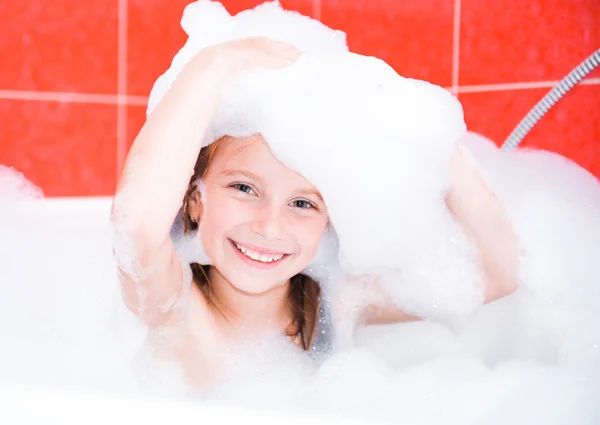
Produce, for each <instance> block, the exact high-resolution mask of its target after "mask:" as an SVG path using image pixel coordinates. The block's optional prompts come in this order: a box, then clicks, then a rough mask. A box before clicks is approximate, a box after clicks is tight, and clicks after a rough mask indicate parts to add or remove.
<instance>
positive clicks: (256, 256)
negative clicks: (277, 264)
mask: <svg viewBox="0 0 600 425" xmlns="http://www.w3.org/2000/svg"><path fill="white" fill-rule="evenodd" d="M234 244H235V246H236V247H237V248H238V249H239V250H240V251H242V253H244V254H245V255H246V256H247V257H250V258H252V259H253V260H254V261H260V262H261V263H271V262H273V261H279V260H281V259H282V258H283V254H282V255H275V256H272V255H267V254H261V253H260V252H256V251H253V250H251V249H249V248H246V247H243V246H241V245H238V244H237V243H236V242H234Z"/></svg>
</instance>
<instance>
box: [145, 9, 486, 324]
mask: <svg viewBox="0 0 600 425" xmlns="http://www.w3.org/2000/svg"><path fill="white" fill-rule="evenodd" d="M182 26H183V28H184V30H185V31H186V33H187V34H188V36H189V38H188V40H187V42H186V44H185V46H184V47H183V48H182V49H181V50H180V51H179V53H178V54H177V55H176V56H175V58H174V59H173V63H172V65H171V67H170V68H169V69H168V70H167V71H166V72H165V74H164V75H162V76H161V77H160V78H159V79H158V80H157V81H156V83H155V85H154V87H153V89H152V92H151V94H150V99H149V102H148V113H151V112H152V110H153V109H154V107H155V106H156V104H157V103H158V102H159V101H160V99H161V98H162V96H163V95H164V94H165V93H166V92H167V90H168V89H169V87H170V85H171V84H172V82H173V81H174V80H175V78H176V77H177V75H178V74H179V72H181V70H182V68H183V67H184V65H185V63H186V62H187V61H188V60H190V58H192V57H193V56H194V54H196V53H197V52H199V51H200V50H201V49H202V48H204V47H207V46H210V45H214V44H216V43H219V42H224V41H227V40H232V39H238V38H242V37H248V36H257V35H260V36H267V37H271V38H274V39H279V40H283V41H287V42H291V43H293V44H295V45H297V46H298V47H299V48H300V49H301V50H303V52H304V55H303V56H302V57H301V58H300V59H299V60H298V61H297V63H296V64H294V65H293V66H291V67H288V68H286V69H283V70H278V71H272V70H270V71H268V70H255V71H253V72H250V73H248V74H245V75H242V76H240V77H238V78H236V79H235V80H234V81H232V82H231V84H230V85H229V86H228V87H227V88H226V90H225V91H224V93H223V95H222V98H221V102H220V105H219V108H218V111H217V113H216V115H215V117H214V120H213V123H212V126H211V129H210V130H209V132H208V134H207V136H206V140H205V142H206V144H208V143H211V142H212V141H214V140H216V139H218V138H219V137H221V136H223V135H226V134H227V135H231V136H244V135H251V134H254V133H261V134H262V135H263V136H264V138H265V139H266V140H267V142H268V143H269V145H270V147H271V150H272V151H273V152H274V154H275V155H276V156H277V157H278V158H279V159H280V160H281V161H283V162H284V163H285V164H286V165H288V166H289V167H290V168H292V169H295V170H297V171H299V172H300V173H301V174H302V175H304V176H305V177H306V178H307V179H309V180H310V181H311V182H312V183H313V184H315V185H316V186H317V187H318V188H319V190H320V192H321V194H322V195H323V197H324V200H325V202H326V204H327V207H328V211H329V216H330V220H331V223H332V225H333V230H334V231H335V237H334V238H329V239H331V240H332V241H333V240H335V246H334V247H333V248H332V247H329V248H323V249H322V250H321V251H322V252H328V251H329V252H331V251H334V250H337V253H338V255H337V257H338V260H339V261H340V265H341V269H342V271H343V272H345V273H348V274H373V273H374V272H376V273H377V274H379V275H381V276H382V279H381V282H382V284H383V285H384V286H386V287H387V288H388V289H389V292H390V293H391V294H392V295H393V296H394V299H395V300H396V301H397V303H398V305H399V306H400V307H402V308H404V309H406V310H407V311H410V312H411V313H414V314H418V315H421V316H425V317H436V318H438V319H441V320H442V319H443V320H460V319H463V318H464V317H466V316H468V314H470V313H471V312H472V311H473V310H474V309H475V308H476V307H477V306H478V305H480V304H481V289H480V276H479V271H478V269H477V266H476V261H475V255H474V253H473V249H472V247H470V246H469V242H468V241H467V240H466V238H465V237H464V235H463V233H462V231H461V230H460V229H459V227H458V224H457V223H455V221H454V219H453V218H452V217H451V215H450V213H449V211H448V209H447V208H446V207H445V205H444V201H443V197H444V192H445V190H446V189H447V188H448V186H449V169H448V159H449V157H450V154H451V152H452V149H453V148H454V146H455V144H456V142H457V141H458V139H459V138H460V137H461V136H462V135H463V134H464V131H465V124H464V121H463V115H462V108H461V106H460V104H459V103H458V101H457V100H456V99H455V98H454V97H453V96H451V95H450V94H449V93H448V92H447V91H446V90H444V89H442V88H440V87H437V86H434V85H431V84H429V83H426V82H423V81H416V80H411V79H406V78H403V77H401V76H399V75H398V74H397V73H396V72H395V71H394V70H393V69H392V68H391V67H390V66H389V65H387V64H386V63H385V62H383V61H381V60H379V59H377V58H373V57H366V56H361V55H357V54H353V53H349V52H348V51H347V47H346V45H345V37H344V34H343V33H341V32H339V31H334V30H331V29H329V28H327V27H325V26H324V25H323V24H322V23H320V22H318V21H314V20H311V19H309V18H306V17H303V16H301V15H299V14H297V13H293V12H286V11H284V10H282V9H281V8H280V7H279V5H278V4H276V3H270V4H266V5H263V6H261V7H258V8H256V9H255V10H253V11H246V12H242V13H240V14H238V15H236V16H233V17H232V16H230V15H229V14H228V13H227V12H226V11H225V10H224V9H223V8H222V6H221V5H220V4H218V3H214V2H208V1H199V2H196V3H193V4H191V5H190V6H188V7H187V8H186V10H185V12H184V17H183V20H182ZM405 159H406V160H405ZM415 182H418V184H415ZM407 205H410V208H407ZM374 212H376V213H374ZM399 240H402V241H403V243H398V241H399ZM202 258H205V256H204V255H199V260H198V261H201V259H202ZM320 265H321V264H319V262H317V263H315V264H314V265H312V266H311V267H309V271H310V270H312V271H314V270H317V269H320V270H324V268H323V267H320ZM441 276H444V278H443V279H441V278H440V277H441ZM325 280H332V279H331V277H328V278H326V279H325Z"/></svg>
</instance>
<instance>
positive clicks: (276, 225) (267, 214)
mask: <svg viewBox="0 0 600 425" xmlns="http://www.w3.org/2000/svg"><path fill="white" fill-rule="evenodd" d="M250 230H252V231H253V232H254V233H258V234H259V235H261V236H262V237H264V238H265V239H267V240H283V239H284V237H285V212H284V211H283V210H282V208H281V207H280V206H279V205H273V204H271V203H265V204H263V205H262V206H261V208H260V209H259V211H257V214H256V216H255V218H254V220H252V223H251V224H250Z"/></svg>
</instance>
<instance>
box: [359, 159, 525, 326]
mask: <svg viewBox="0 0 600 425" xmlns="http://www.w3.org/2000/svg"><path fill="white" fill-rule="evenodd" d="M450 168H451V179H452V184H451V187H450V190H449V191H448V194H447V196H446V205H447V206H448V209H449V210H450V211H451V212H452V214H453V215H454V216H455V217H456V219H457V220H458V222H459V223H460V224H461V225H462V227H463V229H464V231H465V232H466V233H467V235H468V236H469V237H470V238H471V240H472V241H473V242H474V243H475V245H476V247H477V250H478V253H479V261H480V265H481V268H482V270H483V279H484V281H483V285H484V288H483V298H484V303H489V302H492V301H494V300H497V299H499V298H502V297H504V296H506V295H509V294H511V293H512V292H514V291H515V290H516V289H517V267H518V261H519V243H518V239H517V236H516V234H515V231H514V228H513V226H512V224H511V223H510V220H509V219H508V216H507V214H506V211H505V210H504V208H503V207H502V205H501V204H500V202H499V201H498V199H497V198H496V197H495V196H494V194H493V192H492V190H491V189H490V188H489V187H488V185H487V184H486V183H485V181H484V180H483V178H482V176H481V174H480V173H479V171H478V170H477V167H476V165H475V163H474V162H473V161H472V160H471V159H470V158H469V157H468V156H467V154H466V153H465V152H464V151H463V150H462V148H460V147H457V148H456V149H455V151H454V152H453V155H452V158H451V162H450ZM360 284H361V288H360V291H362V294H366V293H367V292H368V293H369V294H370V295H366V296H367V297H369V299H370V300H373V302H369V303H368V305H367V306H366V308H365V309H364V310H363V314H362V316H361V317H360V318H359V319H362V321H363V322H366V323H367V324H380V323H398V322H408V321H414V320H419V318H418V317H415V316H411V315H408V314H406V313H404V312H403V311H401V310H400V309H398V308H397V307H396V306H395V304H394V303H393V302H392V301H391V299H390V297H389V296H388V295H387V294H386V292H385V290H384V289H383V288H382V287H381V286H380V285H379V284H378V283H377V281H376V279H375V280H373V279H370V280H369V279H367V280H362V281H361V283H360ZM353 291H356V288H355V289H353ZM363 296H365V295H363Z"/></svg>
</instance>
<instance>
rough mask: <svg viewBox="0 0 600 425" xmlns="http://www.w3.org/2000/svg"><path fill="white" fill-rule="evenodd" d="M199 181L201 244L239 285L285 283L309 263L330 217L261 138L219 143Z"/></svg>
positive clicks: (259, 289)
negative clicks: (201, 184)
mask: <svg viewBox="0 0 600 425" xmlns="http://www.w3.org/2000/svg"><path fill="white" fill-rule="evenodd" d="M220 143H221V145H220V146H219V148H218V149H217V151H216V153H215V155H214V157H213V158H212V160H211V163H210V167H209V169H208V173H207V174H206V176H205V177H204V179H203V183H204V190H203V193H202V200H201V202H202V204H203V206H204V207H203V208H202V210H203V212H202V214H201V217H199V228H200V234H201V235H202V244H203V246H204V249H205V250H206V253H207V254H208V256H209V257H210V259H211V261H212V264H213V266H214V267H216V269H217V270H218V271H219V273H220V274H221V275H223V277H225V278H226V279H227V280H228V281H229V282H230V283H231V284H232V285H233V286H235V287H236V288H237V289H238V290H240V291H243V292H247V293H253V294H259V293H263V292H267V291H269V290H270V289H272V288H274V287H276V286H279V285H284V284H286V283H287V282H288V280H289V279H290V278H291V277H292V276H294V275H296V274H298V273H300V272H301V271H302V270H304V269H305V268H306V267H307V266H308V265H309V264H310V263H311V261H312V260H313V258H314V256H315V254H316V252H317V249H318V247H319V243H320V241H321V238H322V237H323V234H324V232H325V229H326V226H327V222H328V216H327V209H326V207H325V203H324V202H323V199H322V198H321V195H320V194H319V192H318V191H317V190H316V188H315V187H314V186H313V185H312V184H311V183H310V182H309V181H308V180H306V179H305V178H304V177H302V176H301V175H300V174H298V173H296V172H294V171H292V170H290V169H289V168H287V167H286V166H285V165H283V164H282V163H281V162H279V161H278V160H277V159H276V158H275V157H274V156H273V154H272V153H271V151H270V149H269V147H268V145H267V144H266V142H265V141H264V140H263V139H262V137H260V136H259V135H255V136H252V137H242V138H226V139H225V140H223V141H221V142H220Z"/></svg>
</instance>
